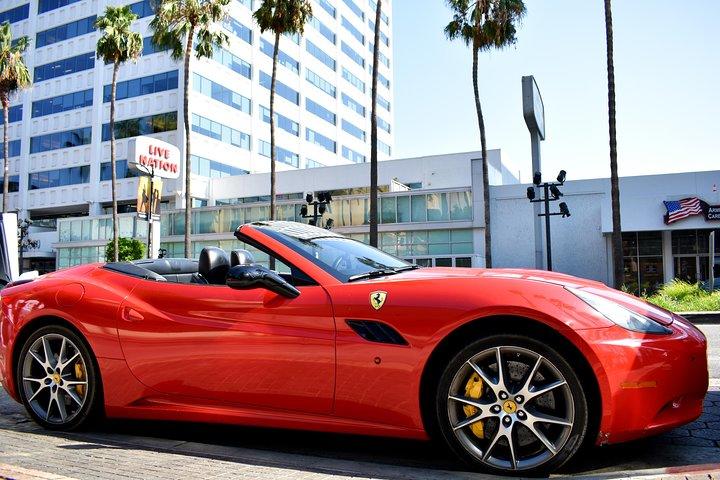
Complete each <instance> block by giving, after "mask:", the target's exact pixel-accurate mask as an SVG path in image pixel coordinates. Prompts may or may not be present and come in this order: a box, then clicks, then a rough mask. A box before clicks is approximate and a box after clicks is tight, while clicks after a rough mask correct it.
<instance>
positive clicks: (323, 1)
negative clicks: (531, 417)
mask: <svg viewBox="0 0 720 480" xmlns="http://www.w3.org/2000/svg"><path fill="white" fill-rule="evenodd" d="M318 3H319V4H320V6H321V7H322V8H323V10H325V11H326V12H327V13H328V14H329V15H330V16H331V17H333V18H335V16H336V15H337V10H336V9H335V7H333V6H332V4H330V2H329V1H328V0H318Z"/></svg>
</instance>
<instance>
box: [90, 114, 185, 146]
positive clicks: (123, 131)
mask: <svg viewBox="0 0 720 480" xmlns="http://www.w3.org/2000/svg"><path fill="white" fill-rule="evenodd" d="M173 130H177V112H167V113H158V114H156V115H147V116H145V117H139V118H130V119H128V120H120V121H119V122H115V139H116V140H118V139H121V138H129V137H137V136H138V135H150V134H152V133H162V132H170V131H173ZM109 140H110V124H109V123H105V124H103V126H102V141H103V142H106V141H109Z"/></svg>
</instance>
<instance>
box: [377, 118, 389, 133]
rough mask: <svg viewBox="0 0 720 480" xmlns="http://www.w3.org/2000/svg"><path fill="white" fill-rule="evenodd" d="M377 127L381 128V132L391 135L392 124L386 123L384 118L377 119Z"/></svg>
mask: <svg viewBox="0 0 720 480" xmlns="http://www.w3.org/2000/svg"><path fill="white" fill-rule="evenodd" d="M377 125H378V128H380V129H381V130H385V131H386V132H387V133H390V124H389V123H388V122H386V121H385V120H383V119H382V118H380V117H378V118H377Z"/></svg>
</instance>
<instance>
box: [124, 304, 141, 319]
mask: <svg viewBox="0 0 720 480" xmlns="http://www.w3.org/2000/svg"><path fill="white" fill-rule="evenodd" d="M122 318H123V320H125V321H128V322H139V321H141V320H144V319H145V317H143V315H142V313H140V312H138V311H137V310H135V309H134V308H130V307H123V310H122Z"/></svg>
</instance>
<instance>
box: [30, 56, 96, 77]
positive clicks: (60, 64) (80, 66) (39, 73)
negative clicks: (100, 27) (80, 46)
mask: <svg viewBox="0 0 720 480" xmlns="http://www.w3.org/2000/svg"><path fill="white" fill-rule="evenodd" d="M94 66H95V52H88V53H83V54H82V55H76V56H74V57H70V58H63V59H62V60H56V61H54V62H50V63H46V64H45V65H38V66H37V67H35V75H34V76H33V79H34V81H35V82H42V81H43V80H50V79H51V78H56V77H61V76H63V75H69V74H71V73H76V72H82V71H84V70H90V69H91V68H93V67H94Z"/></svg>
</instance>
